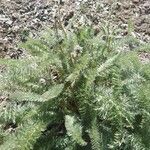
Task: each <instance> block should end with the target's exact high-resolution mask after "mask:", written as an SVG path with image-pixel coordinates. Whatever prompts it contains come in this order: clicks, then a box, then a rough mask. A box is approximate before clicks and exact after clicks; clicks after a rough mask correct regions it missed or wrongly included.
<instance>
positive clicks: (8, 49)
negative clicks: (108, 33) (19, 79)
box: [0, 0, 150, 58]
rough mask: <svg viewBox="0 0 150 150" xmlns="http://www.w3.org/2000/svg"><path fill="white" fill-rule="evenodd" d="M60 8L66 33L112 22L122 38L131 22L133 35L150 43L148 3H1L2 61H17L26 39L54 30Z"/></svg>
mask: <svg viewBox="0 0 150 150" xmlns="http://www.w3.org/2000/svg"><path fill="white" fill-rule="evenodd" d="M58 3H59V7H60V16H59V17H60V19H61V21H62V23H63V24H64V26H65V28H66V29H69V30H70V29H72V28H75V27H76V26H80V25H82V24H94V25H95V26H101V24H102V23H103V22H106V21H107V22H110V23H111V24H112V25H113V26H116V27H117V28H118V29H120V35H121V36H124V35H126V34H127V32H128V23H129V21H130V22H132V24H133V27H134V31H133V32H134V34H135V36H136V37H137V38H139V39H140V40H142V41H144V42H149V41H150V1H149V0H127V1H124V0H116V1H114V0H102V1H99V0H97V1H93V0H83V1H81V0H60V1H59V2H58V1H57V0H47V1H46V0H13V1H11V0H1V3H0V57H5V56H6V55H9V56H10V57H11V58H17V57H16V55H17V56H19V55H20V54H21V53H22V52H21V50H20V49H18V48H17V45H18V43H19V42H25V41H26V37H27V36H29V35H30V36H33V37H34V36H36V33H37V32H38V31H40V30H42V29H43V28H45V26H47V25H49V26H51V27H53V26H54V22H55V17H56V16H57V14H58Z"/></svg>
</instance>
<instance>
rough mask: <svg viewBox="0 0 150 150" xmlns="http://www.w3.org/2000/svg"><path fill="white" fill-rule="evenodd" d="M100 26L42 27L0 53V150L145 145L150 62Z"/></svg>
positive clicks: (125, 149)
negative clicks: (22, 52) (5, 55)
mask: <svg viewBox="0 0 150 150" xmlns="http://www.w3.org/2000/svg"><path fill="white" fill-rule="evenodd" d="M102 31H103V32H102V33H101V32H100V33H99V34H97V35H96V36H95V34H94V30H93V29H92V28H91V27H85V28H81V29H78V30H77V31H75V32H74V33H72V32H69V31H67V32H66V33H67V35H66V34H65V35H64V34H63V32H62V31H61V30H57V33H56V32H55V31H53V30H50V31H45V32H44V33H42V34H41V36H40V37H39V38H37V39H28V41H27V42H26V43H25V44H22V47H24V48H25V49H26V50H28V51H29V56H28V57H27V58H22V59H18V60H12V59H0V64H1V65H3V66H4V67H5V70H4V71H3V72H2V73H1V76H0V90H1V95H7V98H3V99H2V100H1V99H0V149H1V150H30V149H33V150H84V149H85V150H87V149H88V150H109V149H113V150H149V149H150V99H149V98H150V94H149V91H150V86H149V85H150V84H149V83H150V65H149V64H146V63H145V64H142V63H141V62H140V60H139V58H138V51H131V52H121V51H119V50H120V49H121V46H122V45H123V44H126V42H128V41H127V40H124V39H123V40H121V39H119V40H118V39H116V38H115V34H114V32H112V35H110V32H107V29H105V28H103V29H102ZM104 37H105V38H104ZM130 42H131V41H130ZM136 42H137V41H136ZM140 47H141V49H142V48H143V49H144V47H142V46H141V45H140ZM137 49H138V48H137ZM3 97H4V96H3Z"/></svg>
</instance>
